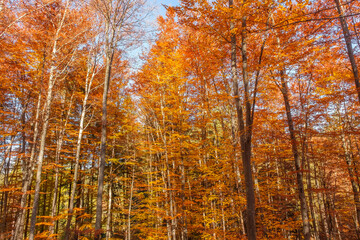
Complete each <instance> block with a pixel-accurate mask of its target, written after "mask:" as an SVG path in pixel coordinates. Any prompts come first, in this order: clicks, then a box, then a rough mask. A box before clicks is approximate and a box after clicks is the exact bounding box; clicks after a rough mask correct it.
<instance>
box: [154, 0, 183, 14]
mask: <svg viewBox="0 0 360 240" xmlns="http://www.w3.org/2000/svg"><path fill="white" fill-rule="evenodd" d="M152 2H154V3H153V5H155V6H156V7H157V9H156V10H155V11H156V12H157V14H156V15H165V9H164V7H163V6H162V4H164V5H169V6H176V5H179V0H153V1H152Z"/></svg>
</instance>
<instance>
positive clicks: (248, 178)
mask: <svg viewBox="0 0 360 240" xmlns="http://www.w3.org/2000/svg"><path fill="white" fill-rule="evenodd" d="M229 7H230V9H232V8H233V0H229ZM231 14H232V13H231ZM234 29H235V23H234V21H233V20H231V22H230V31H232V30H234ZM246 41H247V39H246V17H243V19H242V41H241V53H242V70H243V83H244V92H245V108H246V111H245V115H246V125H245V123H244V116H243V109H242V107H241V105H240V97H239V85H238V77H237V57H236V55H237V54H236V47H237V46H236V35H235V34H234V33H232V34H231V72H232V81H233V91H234V101H235V107H236V113H237V121H238V126H239V131H240V144H241V155H242V161H243V169H244V170H243V171H244V175H245V186H246V212H247V214H246V219H247V222H246V227H247V238H248V239H249V240H255V239H256V221H255V190H254V181H253V174H252V166H251V135H252V113H251V103H250V99H249V83H248V73H247V71H248V69H247V42H246Z"/></svg>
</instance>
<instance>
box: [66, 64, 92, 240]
mask: <svg viewBox="0 0 360 240" xmlns="http://www.w3.org/2000/svg"><path fill="white" fill-rule="evenodd" d="M94 67H95V66H94ZM91 69H92V67H91V66H88V70H87V73H86V79H85V96H84V99H83V104H82V109H81V115H80V126H79V133H78V138H77V142H76V155H75V169H74V179H73V182H72V189H71V194H70V203H69V210H68V218H67V222H66V227H65V240H68V239H69V238H70V225H71V221H72V217H73V211H74V199H75V192H76V185H77V180H78V175H79V166H80V153H81V141H82V138H83V133H84V129H85V127H84V122H85V116H86V111H87V106H86V105H87V100H88V98H89V95H90V91H91V85H92V82H93V79H94V76H95V70H94V69H93V72H92V74H91V76H90V72H91Z"/></svg>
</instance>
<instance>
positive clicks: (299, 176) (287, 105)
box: [280, 70, 311, 240]
mask: <svg viewBox="0 0 360 240" xmlns="http://www.w3.org/2000/svg"><path fill="white" fill-rule="evenodd" d="M284 74H285V73H284V70H281V71H280V78H281V92H282V94H283V97H284V103H285V109H286V116H287V122H288V127H289V132H290V140H291V148H292V152H293V156H294V161H295V170H296V180H297V184H298V194H299V200H300V209H301V217H302V223H303V234H304V238H305V240H310V236H311V235H310V223H309V215H308V207H307V204H306V197H305V190H304V182H303V174H302V168H301V162H300V155H299V152H298V149H297V142H296V136H295V129H294V123H293V119H292V115H291V107H290V100H289V90H288V87H287V82H286V80H285V76H284Z"/></svg>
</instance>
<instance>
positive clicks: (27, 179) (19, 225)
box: [12, 92, 41, 240]
mask: <svg viewBox="0 0 360 240" xmlns="http://www.w3.org/2000/svg"><path fill="white" fill-rule="evenodd" d="M40 106H41V92H40V93H39V96H38V102H37V107H36V114H35V124H34V136H33V144H32V146H31V153H30V160H29V164H26V165H27V169H24V170H25V173H24V176H23V186H22V189H21V193H22V195H21V200H20V209H21V210H20V212H19V215H18V217H17V219H16V222H15V231H14V234H13V237H12V240H21V239H22V238H23V231H24V226H23V225H24V218H25V213H26V209H25V207H26V197H27V194H26V193H27V191H28V189H29V187H30V185H31V180H32V176H33V171H34V167H35V161H34V159H35V153H36V141H37V138H38V134H39V115H40Z"/></svg>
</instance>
